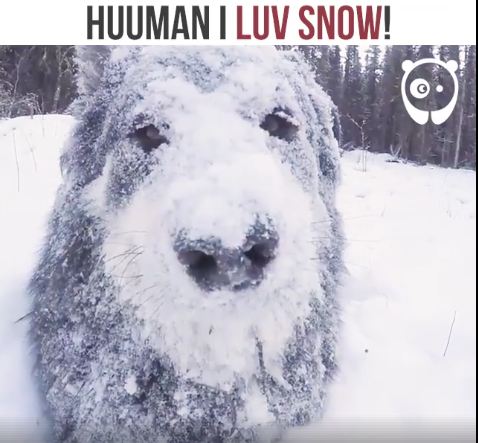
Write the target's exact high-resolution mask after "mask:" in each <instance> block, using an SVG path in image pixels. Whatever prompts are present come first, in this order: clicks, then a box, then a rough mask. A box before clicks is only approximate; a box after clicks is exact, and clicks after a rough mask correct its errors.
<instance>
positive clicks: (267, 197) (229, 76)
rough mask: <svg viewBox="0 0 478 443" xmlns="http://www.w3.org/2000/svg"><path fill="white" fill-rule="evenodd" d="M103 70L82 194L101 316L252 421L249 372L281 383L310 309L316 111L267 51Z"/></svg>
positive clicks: (319, 269)
mask: <svg viewBox="0 0 478 443" xmlns="http://www.w3.org/2000/svg"><path fill="white" fill-rule="evenodd" d="M110 60H111V61H110V62H109V63H110V67H109V68H108V67H107V68H106V71H105V72H106V74H105V76H106V77H108V76H109V78H110V79H113V80H112V85H110V86H109V92H108V93H107V94H106V96H107V97H108V99H107V103H106V111H105V114H104V118H103V121H102V124H101V127H102V130H101V134H100V135H99V136H98V137H97V139H96V141H95V142H96V143H97V146H96V147H95V152H96V154H95V155H96V156H97V159H96V160H95V161H96V165H95V168H97V165H98V164H101V168H100V169H101V173H98V174H96V177H93V179H91V180H89V181H88V183H85V184H84V189H83V191H82V193H83V199H84V202H85V205H86V207H87V208H88V211H89V212H90V213H91V214H92V215H93V216H95V217H97V218H98V219H100V220H101V222H102V224H103V225H104V226H105V231H106V236H105V239H104V242H103V245H102V255H103V256H104V266H105V272H106V275H107V276H108V278H109V281H111V283H112V285H114V287H115V288H116V289H115V291H116V293H117V303H119V304H120V305H121V306H124V309H125V310H127V309H130V310H131V312H132V313H133V314H132V315H133V319H134V324H135V328H136V331H137V332H138V336H137V338H136V340H138V342H141V343H145V342H146V343H148V345H149V346H151V347H152V348H153V349H155V350H156V351H157V352H158V353H159V354H160V355H163V356H164V357H166V358H167V359H169V361H170V362H171V363H172V364H173V366H174V368H175V370H176V371H177V373H178V374H179V375H180V376H182V377H184V378H187V379H189V380H192V381H194V382H197V383H201V384H204V385H207V386H211V387H214V388H218V389H221V390H223V391H228V390H230V389H232V387H233V386H234V384H235V383H236V382H237V380H239V379H240V380H242V381H243V382H245V383H246V384H248V383H249V384H250V386H251V387H250V389H249V393H250V396H251V404H252V403H253V410H254V411H255V412H250V413H249V419H250V420H254V418H253V416H254V414H256V415H257V413H259V414H266V415H267V414H269V413H268V408H267V403H266V400H265V399H264V398H263V399H262V400H260V401H259V400H257V395H256V394H257V392H256V390H254V388H253V387H252V386H253V384H254V380H255V376H256V375H257V374H258V373H259V372H260V370H261V369H260V367H259V366H260V360H261V361H262V364H263V367H264V368H265V370H266V371H267V372H268V373H269V374H271V375H272V376H273V377H274V378H275V379H276V380H278V381H279V383H282V382H283V383H286V382H285V381H284V380H283V368H284V365H285V354H286V349H287V347H288V346H289V345H290V344H291V340H292V338H293V337H294V336H295V334H297V328H299V329H300V328H302V325H303V324H304V322H305V321H306V319H307V318H308V317H309V316H310V314H311V309H312V305H313V304H314V303H316V304H317V303H318V304H320V303H323V302H324V291H323V286H324V282H323V278H322V277H323V274H324V273H325V272H327V270H326V267H327V265H326V263H325V262H324V261H325V260H326V258H324V254H325V251H326V250H327V248H328V247H330V244H331V238H332V236H333V233H332V229H333V228H332V220H331V217H332V214H331V204H330V201H329V200H331V199H333V196H332V195H331V194H332V193H333V185H334V183H333V182H334V180H335V174H336V171H335V169H334V166H333V165H334V161H335V159H334V155H335V149H336V142H335V140H334V139H333V137H332V135H331V126H332V124H331V118H332V117H331V114H330V109H329V105H328V101H326V100H325V97H324V94H323V93H322V92H321V91H320V90H319V89H318V87H317V86H316V85H315V84H314V83H313V82H311V81H309V80H308V77H307V76H306V75H305V76H304V75H301V74H300V73H299V72H297V69H298V65H297V63H296V61H295V60H294V59H293V57H292V59H288V58H287V57H285V56H284V55H283V54H282V53H280V52H277V51H276V50H275V49H273V48H252V49H248V48H237V49H235V48H228V49H208V48H201V49H184V48H181V49H180V50H177V49H164V48H161V49H158V48H141V49H134V50H123V49H118V50H116V51H115V52H113V54H112V55H111V57H110ZM108 69H109V71H108ZM321 100H322V101H323V102H321ZM321 163H322V164H321ZM82 167H83V168H84V167H85V166H84V165H83V166H82ZM91 168H93V167H92V166H91V167H90V169H91ZM317 346H318V347H319V346H320V344H317ZM259 350H260V352H259ZM259 354H260V355H259ZM264 368H263V369H264ZM258 401H259V402H262V403H261V405H262V406H261V405H259V406H258V404H257V403H258ZM246 403H247V402H246ZM251 411H252V409H251ZM257 411H259V412H257ZM270 418H271V419H272V417H270Z"/></svg>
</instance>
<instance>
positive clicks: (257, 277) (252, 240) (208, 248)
mask: <svg viewBox="0 0 478 443" xmlns="http://www.w3.org/2000/svg"><path fill="white" fill-rule="evenodd" d="M278 244H279V236H278V234H277V231H276V230H275V229H274V228H272V227H271V226H270V225H267V226H266V225H265V224H263V223H260V222H257V223H255V224H254V225H253V226H252V227H251V229H250V230H249V231H248V234H247V235H246V238H245V239H244V241H243V243H242V245H241V246H240V247H236V248H228V247H225V246H224V244H223V242H222V240H221V238H219V237H209V238H207V239H199V240H197V239H196V240H192V239H190V238H188V236H187V234H186V233H185V232H184V231H182V232H180V233H179V235H178V236H177V237H176V239H175V244H174V249H175V251H176V254H177V256H178V259H179V261H180V263H182V264H183V265H184V267H185V268H186V271H187V273H188V274H189V276H190V277H191V278H192V279H193V280H194V281H195V282H196V283H197V284H198V286H199V287H200V288H201V289H203V290H206V291H213V290H217V289H229V290H232V291H240V290H243V289H248V288H252V287H255V286H257V285H259V284H260V283H261V281H262V280H263V279H264V277H265V275H266V269H267V267H268V265H269V264H270V263H271V262H272V261H273V260H274V258H275V256H276V253H277V248H278Z"/></svg>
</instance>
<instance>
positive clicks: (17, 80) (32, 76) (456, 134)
mask: <svg viewBox="0 0 478 443" xmlns="http://www.w3.org/2000/svg"><path fill="white" fill-rule="evenodd" d="M299 49H300V50H301V51H303V52H304V54H305V57H306V58H307V60H308V62H309V63H310V65H311V67H312V69H313V70H314V72H315V76H316V80H317V82H318V83H319V84H320V85H321V86H322V87H323V88H324V89H325V90H326V91H327V92H328V93H329V95H330V96H331V97H332V100H333V101H334V103H335V105H336V106H337V109H338V111H339V115H340V122H341V137H340V138H341V147H342V148H343V149H345V150H350V149H357V148H358V149H363V150H366V151H370V152H385V153H389V154H391V155H393V156H394V157H395V158H397V159H401V160H403V161H409V162H414V163H418V164H425V163H432V164H436V165H440V166H443V167H453V168H472V169H476V46H456V45H455V46H446V45H442V46H425V45H422V46H369V47H359V46H300V47H299ZM430 57H439V58H440V59H441V60H443V61H448V60H456V61H458V63H459V68H458V72H457V75H458V78H459V85H460V91H459V97H458V102H457V106H456V107H455V110H454V111H453V113H452V115H451V117H450V118H449V119H448V120H447V121H446V122H445V123H444V124H442V125H434V124H432V123H428V124H426V125H423V126H420V125H417V124H416V123H415V122H414V121H413V120H412V119H411V118H410V116H409V115H408V114H407V112H406V110H405V107H404V105H403V102H402V97H401V92H400V83H401V78H402V75H403V70H402V62H403V61H404V60H412V61H415V60H419V59H423V58H430ZM76 70H77V67H76V65H75V48H74V47H73V46H0V119H2V118H12V117H16V116H20V115H34V114H50V113H67V112H68V107H69V105H70V104H71V103H72V101H73V100H74V98H75V96H76V84H75V79H76ZM436 75H437V76H438V75H439V73H438V72H437V73H436ZM436 100H438V99H436ZM432 105H433V106H435V107H436V106H438V107H439V105H440V103H433V104H432Z"/></svg>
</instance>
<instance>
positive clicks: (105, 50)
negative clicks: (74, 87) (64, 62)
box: [76, 46, 113, 96]
mask: <svg viewBox="0 0 478 443" xmlns="http://www.w3.org/2000/svg"><path fill="white" fill-rule="evenodd" d="M112 49H113V48H112V47H111V46H77V47H76V56H77V65H78V92H79V93H80V95H87V96H88V95H90V96H91V95H93V94H94V93H95V92H96V90H97V89H98V87H99V85H100V83H101V80H102V78H103V73H104V69H105V66H106V64H107V63H108V60H109V58H110V55H111V51H112Z"/></svg>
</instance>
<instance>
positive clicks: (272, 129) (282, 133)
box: [261, 111, 299, 142]
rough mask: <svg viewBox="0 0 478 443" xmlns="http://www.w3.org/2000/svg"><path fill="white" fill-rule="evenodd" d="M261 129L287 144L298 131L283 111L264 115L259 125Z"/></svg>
mask: <svg viewBox="0 0 478 443" xmlns="http://www.w3.org/2000/svg"><path fill="white" fill-rule="evenodd" d="M261 128H262V129H264V130H265V131H267V132H268V133H269V134H270V135H272V136H273V137H277V138H280V139H281V140H285V141H287V142H291V141H292V140H293V139H294V138H295V136H296V135H297V132H298V131H299V128H298V126H297V125H296V124H295V123H294V122H293V121H292V118H291V117H290V116H289V115H288V114H287V113H285V112H284V111H281V112H274V113H272V114H268V115H266V116H265V118H264V120H263V121H262V123H261Z"/></svg>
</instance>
